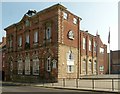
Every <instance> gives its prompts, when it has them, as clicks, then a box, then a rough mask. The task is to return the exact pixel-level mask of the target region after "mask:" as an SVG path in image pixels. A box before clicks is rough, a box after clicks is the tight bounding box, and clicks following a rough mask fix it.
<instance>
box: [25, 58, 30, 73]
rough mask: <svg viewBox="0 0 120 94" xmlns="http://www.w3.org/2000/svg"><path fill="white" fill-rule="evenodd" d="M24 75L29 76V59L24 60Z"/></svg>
mask: <svg viewBox="0 0 120 94" xmlns="http://www.w3.org/2000/svg"><path fill="white" fill-rule="evenodd" d="M25 74H26V75H30V59H26V60H25Z"/></svg>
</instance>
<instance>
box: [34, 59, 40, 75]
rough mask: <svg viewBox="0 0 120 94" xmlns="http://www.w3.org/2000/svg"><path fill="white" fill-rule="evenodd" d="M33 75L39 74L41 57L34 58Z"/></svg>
mask: <svg viewBox="0 0 120 94" xmlns="http://www.w3.org/2000/svg"><path fill="white" fill-rule="evenodd" d="M33 75H39V59H33Z"/></svg>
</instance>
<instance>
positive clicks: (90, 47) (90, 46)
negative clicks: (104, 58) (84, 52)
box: [89, 40, 92, 51]
mask: <svg viewBox="0 0 120 94" xmlns="http://www.w3.org/2000/svg"><path fill="white" fill-rule="evenodd" d="M91 49H92V45H91V40H89V51H91Z"/></svg>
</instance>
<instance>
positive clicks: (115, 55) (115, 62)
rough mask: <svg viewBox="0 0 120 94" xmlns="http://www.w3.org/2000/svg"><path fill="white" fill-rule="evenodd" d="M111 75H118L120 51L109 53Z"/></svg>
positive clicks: (119, 72) (119, 71)
mask: <svg viewBox="0 0 120 94" xmlns="http://www.w3.org/2000/svg"><path fill="white" fill-rule="evenodd" d="M110 59H111V64H110V65H111V66H110V67H111V68H110V69H111V74H120V63H119V62H120V50H116V51H111V52H110Z"/></svg>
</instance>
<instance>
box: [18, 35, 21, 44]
mask: <svg viewBox="0 0 120 94" xmlns="http://www.w3.org/2000/svg"><path fill="white" fill-rule="evenodd" d="M18 46H22V36H19V37H18Z"/></svg>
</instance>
